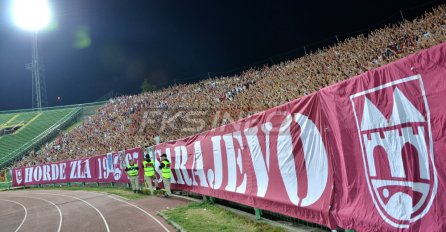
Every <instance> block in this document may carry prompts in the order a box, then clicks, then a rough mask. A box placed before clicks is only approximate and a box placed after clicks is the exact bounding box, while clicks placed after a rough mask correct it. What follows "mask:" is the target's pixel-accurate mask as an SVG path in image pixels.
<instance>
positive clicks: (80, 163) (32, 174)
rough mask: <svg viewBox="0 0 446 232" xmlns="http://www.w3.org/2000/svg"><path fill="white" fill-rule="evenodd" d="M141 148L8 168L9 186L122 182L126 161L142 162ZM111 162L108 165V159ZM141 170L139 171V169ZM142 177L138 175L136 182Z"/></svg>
mask: <svg viewBox="0 0 446 232" xmlns="http://www.w3.org/2000/svg"><path fill="white" fill-rule="evenodd" d="M110 156H111V157H112V159H108V157H110ZM142 157H143V156H142V149H141V148H135V149H130V150H126V151H125V152H114V153H110V154H107V155H98V156H94V157H90V158H85V159H80V160H69V161H62V162H58V163H52V164H42V165H36V166H29V167H22V168H17V169H14V170H12V173H11V174H12V177H13V178H12V186H26V185H37V184H52V183H68V182H110V183H111V182H122V183H127V182H129V179H128V177H127V175H126V174H125V168H126V166H127V164H128V162H129V160H135V162H136V163H137V164H141V163H142ZM110 160H112V162H113V163H112V164H111V165H109V161H110ZM140 173H143V170H140ZM142 181H143V176H141V177H140V182H142Z"/></svg>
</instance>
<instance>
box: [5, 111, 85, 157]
mask: <svg viewBox="0 0 446 232" xmlns="http://www.w3.org/2000/svg"><path fill="white" fill-rule="evenodd" d="M80 111H81V108H78V107H76V108H66V109H57V110H46V111H41V112H22V113H16V114H5V115H1V114H0V128H7V127H12V126H21V128H20V129H18V130H17V131H16V132H15V133H13V134H10V135H3V136H1V137H0V166H4V165H6V164H7V163H8V162H10V161H12V160H14V159H16V158H19V157H20V156H21V155H22V154H24V153H25V152H27V151H28V150H30V149H32V148H33V147H34V146H35V145H36V144H40V143H41V142H42V141H43V140H44V139H46V138H48V136H50V135H52V134H54V133H55V131H57V129H58V128H60V127H61V126H62V125H64V124H66V123H67V122H68V121H70V120H71V119H73V118H75V117H76V116H77V115H78V114H79V113H80Z"/></svg>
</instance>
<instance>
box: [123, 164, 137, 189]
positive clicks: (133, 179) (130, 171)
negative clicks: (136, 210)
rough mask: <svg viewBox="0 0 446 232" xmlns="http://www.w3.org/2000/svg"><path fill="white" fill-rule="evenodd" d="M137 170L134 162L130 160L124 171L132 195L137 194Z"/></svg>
mask: <svg viewBox="0 0 446 232" xmlns="http://www.w3.org/2000/svg"><path fill="white" fill-rule="evenodd" d="M138 170H139V167H138V165H137V164H136V163H135V161H134V160H130V161H129V165H127V168H126V169H125V171H126V172H127V176H128V177H129V179H130V184H131V185H132V189H133V192H134V193H136V192H139V182H138Z"/></svg>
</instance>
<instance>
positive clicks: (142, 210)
mask: <svg viewBox="0 0 446 232" xmlns="http://www.w3.org/2000/svg"><path fill="white" fill-rule="evenodd" d="M107 196H108V197H110V198H112V199H115V200H117V201H121V202H124V203H126V204H128V205H131V206H133V207H135V208H137V209H139V210H140V211H141V212H143V213H145V214H146V215H148V216H149V217H151V218H152V219H153V220H154V221H155V222H157V223H158V224H159V225H160V226H161V227H162V228H163V229H164V230H165V231H167V232H169V229H167V228H166V227H165V226H164V225H163V223H161V222H160V221H159V220H158V219H156V218H155V217H154V216H153V215H152V214H150V213H148V212H147V211H145V210H144V209H142V208H141V207H139V206H137V205H134V204H131V203H129V202H127V201H124V200H121V199H119V198H116V197H114V196H110V195H107Z"/></svg>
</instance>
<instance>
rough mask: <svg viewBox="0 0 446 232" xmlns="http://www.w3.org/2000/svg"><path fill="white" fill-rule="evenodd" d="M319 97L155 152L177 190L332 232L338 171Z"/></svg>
mask: <svg viewBox="0 0 446 232" xmlns="http://www.w3.org/2000/svg"><path fill="white" fill-rule="evenodd" d="M319 105H320V103H319V100H318V96H317V94H312V95H310V96H307V97H304V98H302V99H298V100H295V101H293V102H290V103H288V104H286V105H282V106H280V107H276V108H273V109H271V110H268V111H266V112H262V113H259V114H255V115H253V116H252V117H250V118H246V119H243V120H241V121H239V122H237V123H233V124H229V125H226V126H223V127H220V128H217V129H214V130H212V131H209V132H205V133H202V134H199V135H197V136H193V137H189V138H186V139H183V140H178V141H174V142H168V143H163V144H159V145H157V146H155V154H156V157H157V159H159V157H160V155H161V154H163V153H165V154H166V155H167V157H168V159H169V160H170V161H171V162H172V166H173V167H174V169H173V178H172V183H173V185H172V186H173V188H176V189H184V190H188V191H192V192H196V193H200V194H204V195H208V196H214V197H218V198H223V199H228V200H231V201H234V202H238V203H241V204H245V205H249V206H253V207H256V208H260V209H264V210H269V211H274V212H278V213H281V214H284V215H289V216H292V217H297V218H301V219H304V220H308V221H312V222H316V223H319V224H323V225H328V226H330V227H333V226H335V224H334V222H333V221H332V220H331V218H330V217H329V210H330V204H331V201H332V192H333V191H332V188H333V181H332V176H333V171H332V167H331V165H330V163H331V161H330V157H329V155H328V154H329V152H330V151H331V148H330V147H326V146H325V144H328V141H327V137H326V132H325V128H326V121H327V120H326V119H325V118H324V117H323V115H322V114H321V111H320V107H319Z"/></svg>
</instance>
